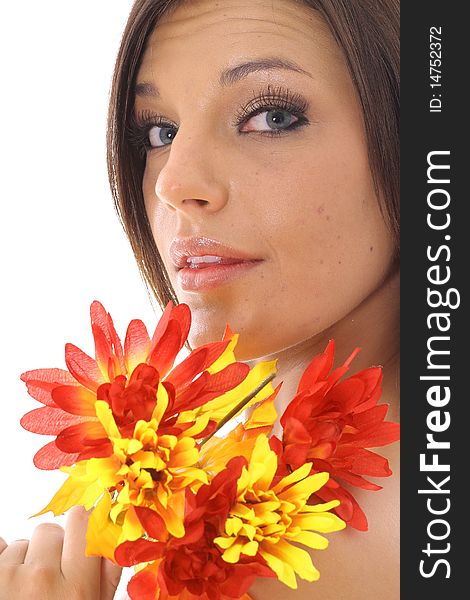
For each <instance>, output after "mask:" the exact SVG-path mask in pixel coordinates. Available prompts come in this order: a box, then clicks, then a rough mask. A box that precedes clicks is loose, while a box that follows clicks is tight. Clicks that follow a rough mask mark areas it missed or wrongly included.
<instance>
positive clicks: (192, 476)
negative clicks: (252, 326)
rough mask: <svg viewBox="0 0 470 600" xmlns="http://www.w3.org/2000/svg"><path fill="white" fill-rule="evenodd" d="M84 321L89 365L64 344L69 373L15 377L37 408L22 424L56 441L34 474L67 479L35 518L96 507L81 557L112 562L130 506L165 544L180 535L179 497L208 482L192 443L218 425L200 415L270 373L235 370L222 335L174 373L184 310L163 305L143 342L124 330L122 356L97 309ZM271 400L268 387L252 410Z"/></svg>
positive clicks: (136, 530) (142, 332)
mask: <svg viewBox="0 0 470 600" xmlns="http://www.w3.org/2000/svg"><path fill="white" fill-rule="evenodd" d="M91 322H92V331H93V336H94V339H95V349H96V350H95V359H92V358H91V357H90V356H88V355H86V354H85V353H84V352H82V351H81V350H80V349H79V348H77V347H76V346H73V345H72V344H67V345H66V349H65V360H66V364H67V367H68V371H63V370H60V369H39V370H35V371H29V372H27V373H24V374H23V375H22V376H21V378H22V379H23V381H25V383H26V385H27V386H28V391H29V393H30V394H31V395H32V396H33V397H34V398H36V399H37V400H39V401H40V402H42V403H43V404H45V405H46V406H45V407H43V408H39V409H36V410H34V411H31V412H30V413H28V414H26V415H25V416H24V417H23V418H22V420H21V424H22V425H23V427H24V428H25V429H28V430H29V431H33V432H35V433H41V434H46V435H56V439H55V440H54V441H52V442H50V443H49V444H47V445H46V446H44V447H43V448H41V450H39V452H38V453H37V454H36V455H35V458H34V462H35V464H36V466H38V467H39V468H43V469H54V468H61V470H63V471H65V472H67V473H69V478H68V479H67V481H66V482H65V483H64V485H63V486H62V488H61V489H60V490H59V491H58V492H57V494H56V495H55V496H54V498H53V499H52V501H51V502H50V503H49V504H48V506H47V507H46V508H45V509H44V510H43V511H41V512H40V513H38V514H42V513H44V512H47V511H48V510H52V511H53V512H54V514H56V515H57V514H61V513H63V512H65V511H66V510H68V509H69V508H70V507H71V506H73V505H76V504H83V505H84V506H85V507H86V508H92V507H94V506H95V505H96V508H95V512H94V514H95V513H96V514H95V517H93V515H92V518H90V525H89V529H88V547H87V552H88V553H96V554H102V555H104V556H111V557H112V555H113V552H114V548H115V546H116V545H117V543H119V541H122V540H123V539H137V538H139V537H140V536H141V535H142V533H143V530H142V527H141V524H140V521H139V519H138V518H137V515H136V513H135V507H139V506H148V507H152V508H154V509H155V510H157V511H158V512H159V514H161V516H162V518H163V520H164V522H165V526H166V527H167V528H168V530H169V531H170V533H171V534H172V535H173V536H176V537H178V536H179V537H181V536H182V535H183V534H184V528H183V517H184V494H185V491H184V490H185V488H186V487H187V486H189V487H190V488H193V489H194V490H196V489H197V487H198V486H200V485H202V484H204V483H207V482H208V479H207V475H206V473H205V472H204V471H203V470H202V469H200V468H199V467H198V466H197V465H196V463H197V461H198V457H199V444H198V441H199V440H201V439H202V438H203V437H204V436H207V435H208V434H210V433H211V431H213V430H214V429H215V427H216V426H217V422H216V421H215V420H214V419H212V418H211V417H212V414H211V412H210V411H209V410H204V408H203V407H204V406H205V405H207V404H208V403H210V404H211V405H212V407H213V408H214V409H217V408H219V406H218V401H220V405H222V406H227V404H228V405H229V406H230V407H231V408H232V407H233V406H232V405H233V402H234V401H235V400H237V401H240V399H242V398H243V397H244V396H246V395H247V394H248V392H249V391H251V390H252V389H253V387H256V384H259V382H260V381H262V380H265V379H266V374H272V373H273V370H274V362H271V363H263V364H261V366H259V367H258V369H257V370H256V371H254V370H252V371H250V369H249V367H248V365H245V364H243V363H239V362H236V361H235V357H234V354H233V348H234V346H235V344H236V340H237V337H238V336H234V335H233V334H232V333H231V331H230V329H229V328H228V327H227V329H226V332H225V335H224V339H223V340H222V341H221V342H215V343H212V344H206V345H204V346H201V347H199V348H197V349H196V350H194V351H193V352H191V354H190V355H189V356H188V357H187V358H186V359H185V360H183V361H182V362H181V363H180V364H179V365H177V366H176V367H174V362H175V359H176V356H177V354H178V353H179V351H180V350H181V348H182V347H183V345H184V343H185V341H186V339H187V335H188V332H189V328H190V324H191V314H190V311H189V307H188V306H187V305H185V304H180V305H178V306H176V307H173V305H172V304H171V303H169V304H168V305H167V307H166V309H165V311H164V313H163V315H162V317H161V319H160V321H159V323H158V325H157V328H156V330H155V333H154V334H153V337H152V338H151V339H150V337H149V335H148V333H147V330H146V328H145V326H144V324H143V323H142V322H141V321H138V320H134V321H132V322H131V323H130V325H129V327H128V329H127V333H126V338H125V342H124V348H122V346H121V342H120V340H119V338H118V336H117V334H116V331H115V328H114V325H113V322H112V319H111V316H110V315H109V314H107V313H106V311H105V310H104V308H103V306H102V305H101V304H100V303H99V302H96V301H95V302H93V304H92V305H91ZM173 367H174V368H173ZM271 391H272V388H271V386H270V384H268V385H267V386H266V389H263V390H261V391H260V393H259V394H258V396H257V397H256V398H255V399H254V401H258V400H260V399H262V398H265V397H266V396H267V395H269V394H270V393H271ZM228 392H230V393H231V400H227V398H226V397H225V394H226V393H228ZM195 410H197V411H198V416H197V419H196V418H195V415H194V411H195ZM72 465H73V466H72ZM97 515H100V516H101V517H103V518H102V519H101V520H100V519H98V518H97ZM103 519H104V520H103Z"/></svg>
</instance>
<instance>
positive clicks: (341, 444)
mask: <svg viewBox="0 0 470 600" xmlns="http://www.w3.org/2000/svg"><path fill="white" fill-rule="evenodd" d="M358 352H359V349H356V350H355V351H354V352H353V353H352V354H351V355H350V356H349V358H348V359H347V360H346V361H345V363H344V364H343V365H342V366H341V367H339V368H336V369H334V370H332V366H333V360H334V342H333V341H330V342H329V344H328V346H327V348H326V350H325V352H324V353H321V354H318V355H317V356H315V358H314V359H313V360H312V361H311V363H310V364H309V366H308V367H307V369H306V370H305V372H304V374H303V376H302V378H301V380H300V382H299V385H298V388H297V394H296V396H295V397H294V399H293V400H292V401H291V402H290V403H289V405H288V406H287V408H286V410H285V412H284V414H283V415H282V417H281V425H282V427H283V437H282V443H281V442H280V441H279V440H277V439H276V438H274V439H273V440H272V441H271V445H272V447H273V448H275V449H276V451H277V452H278V454H279V456H280V457H281V458H280V460H281V462H282V463H284V465H285V466H286V467H287V468H288V469H296V468H298V467H300V466H301V465H303V464H304V463H305V462H306V461H308V462H311V463H312V465H313V469H314V471H325V472H328V473H329V474H330V479H329V480H328V483H327V484H326V485H325V486H323V487H322V488H321V489H319V490H318V491H317V492H316V493H315V496H316V497H318V498H320V499H322V500H325V501H329V500H331V499H333V498H338V499H339V500H340V501H341V504H340V506H338V507H337V508H336V509H335V512H336V513H337V514H338V515H339V516H340V517H341V518H342V519H344V520H345V521H346V522H347V524H348V525H350V526H351V527H354V528H356V529H359V530H367V518H366V516H365V514H364V512H363V510H362V509H361V507H360V506H359V504H358V502H357V501H356V499H355V498H354V496H353V494H352V493H351V492H349V491H348V490H347V489H345V488H344V487H343V482H344V483H346V484H349V485H352V486H356V487H359V488H362V489H365V490H379V489H381V487H380V486H378V485H376V484H375V483H372V482H371V481H368V480H367V479H366V477H365V476H370V477H387V476H389V475H391V474H392V471H391V470H390V467H389V464H388V461H387V459H386V458H384V457H382V456H380V455H379V454H376V453H375V452H372V451H371V450H369V448H374V447H379V446H385V445H387V444H391V443H392V442H395V441H396V440H398V439H399V436H400V426H399V424H398V423H392V422H389V421H385V420H384V419H385V416H386V414H387V410H388V405H387V404H377V402H378V400H379V399H380V396H381V393H382V388H381V382H382V369H381V368H380V367H371V368H368V369H364V370H362V371H360V372H358V373H356V374H354V375H352V376H350V377H348V378H346V379H344V380H343V381H340V379H341V377H342V376H343V375H344V374H345V373H346V371H347V370H348V368H349V366H350V364H351V362H352V360H353V359H354V357H355V356H356V354H357V353H358ZM286 472H288V471H286Z"/></svg>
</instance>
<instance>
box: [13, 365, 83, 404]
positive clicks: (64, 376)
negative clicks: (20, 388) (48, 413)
mask: <svg viewBox="0 0 470 600" xmlns="http://www.w3.org/2000/svg"><path fill="white" fill-rule="evenodd" d="M21 380H22V381H24V382H25V383H26V387H27V389H28V394H29V395H30V396H32V397H33V398H34V399H35V400H38V401H39V402H41V403H42V404H46V405H47V406H57V405H56V403H55V402H54V400H53V399H52V396H51V391H52V390H53V389H54V388H56V387H57V386H60V385H79V384H78V383H77V381H76V380H75V379H74V378H73V377H72V375H71V374H70V373H69V372H68V371H64V370H63V369H34V370H32V371H26V372H25V373H22V374H21Z"/></svg>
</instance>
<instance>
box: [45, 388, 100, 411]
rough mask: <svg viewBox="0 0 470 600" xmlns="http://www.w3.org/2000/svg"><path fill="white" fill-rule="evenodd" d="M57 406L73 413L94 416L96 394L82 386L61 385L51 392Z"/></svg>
mask: <svg viewBox="0 0 470 600" xmlns="http://www.w3.org/2000/svg"><path fill="white" fill-rule="evenodd" d="M51 396H52V399H53V400H54V402H55V404H56V406H60V408H62V409H63V410H65V411H66V412H68V413H71V414H73V415H81V416H84V417H86V416H88V417H94V416H96V413H95V402H96V395H95V394H93V393H92V392H90V391H89V390H87V389H86V388H84V387H82V386H81V385H80V386H72V385H60V386H58V387H56V388H54V389H53V390H52V392H51Z"/></svg>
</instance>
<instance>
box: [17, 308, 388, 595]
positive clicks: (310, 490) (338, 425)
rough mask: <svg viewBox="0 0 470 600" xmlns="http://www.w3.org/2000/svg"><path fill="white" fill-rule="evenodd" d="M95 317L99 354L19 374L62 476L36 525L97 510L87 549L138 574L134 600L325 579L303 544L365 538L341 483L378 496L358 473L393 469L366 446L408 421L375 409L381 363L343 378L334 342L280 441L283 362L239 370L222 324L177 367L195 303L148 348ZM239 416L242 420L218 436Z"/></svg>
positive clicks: (168, 318) (30, 418)
mask: <svg viewBox="0 0 470 600" xmlns="http://www.w3.org/2000/svg"><path fill="white" fill-rule="evenodd" d="M90 313H91V326H92V332H93V337H94V342H95V358H92V357H90V356H89V355H87V354H85V353H84V352H83V351H82V350H80V349H79V348H77V347H76V346H74V345H73V344H66V346H65V363H66V366H67V370H63V369H36V370H32V371H27V372H26V373H23V374H22V375H21V379H22V380H23V381H24V382H25V383H26V386H27V389H28V392H29V394H30V395H31V396H32V397H33V398H35V399H36V400H38V401H39V402H41V403H42V404H43V405H44V406H42V407H41V408H37V409H35V410H32V411H31V412H28V413H27V414H26V415H24V417H23V418H22V420H21V424H22V426H23V427H24V428H25V429H27V430H28V431H32V432H34V433H38V434H43V435H53V436H55V439H54V440H53V441H51V442H49V443H48V444H46V445H45V446H43V447H42V448H41V449H40V450H39V451H38V452H37V453H36V455H35V456H34V464H35V465H36V466H37V467H38V468H40V469H60V470H61V471H63V472H64V473H67V474H68V478H67V479H66V481H65V482H64V484H63V485H62V487H61V488H60V489H59V490H58V491H57V493H56V494H55V495H54V497H53V498H52V500H51V501H50V503H49V504H48V505H47V506H46V507H45V508H44V509H43V510H41V511H40V512H39V513H37V514H38V515H39V514H43V513H45V512H48V511H52V512H53V513H54V514H55V515H59V514H62V513H64V512H65V511H67V510H68V509H70V508H71V507H72V506H74V505H83V506H84V507H85V508H86V509H87V510H90V511H91V512H90V517H89V522H88V530H87V549H86V552H87V554H88V555H97V556H103V557H107V558H109V559H111V560H113V561H114V562H116V563H118V564H120V565H122V566H135V571H136V572H135V575H134V576H133V577H132V579H131V580H130V582H129V585H128V593H129V596H130V597H131V598H132V599H133V600H167V599H172V598H180V599H185V600H193V599H194V598H206V599H209V600H224V599H228V598H243V597H245V598H248V596H247V592H248V590H249V588H250V586H251V585H252V583H253V582H254V580H255V579H256V578H257V577H277V578H278V579H279V580H280V581H281V582H283V583H284V584H285V585H287V586H289V587H291V588H296V587H297V576H298V577H300V578H302V579H305V580H307V581H315V580H317V579H318V578H319V575H320V574H319V572H318V570H317V569H316V568H315V566H314V565H313V563H312V558H311V552H308V551H307V550H305V549H303V548H301V547H299V546H304V547H307V548H309V549H313V550H322V549H325V548H326V547H327V545H328V540H327V538H325V537H324V535H322V534H324V533H331V532H336V531H339V530H341V529H343V528H344V527H346V526H350V527H354V528H356V529H359V530H366V529H367V519H366V516H365V514H364V512H363V511H362V509H361V507H360V506H359V504H358V502H357V501H356V499H355V498H354V495H353V494H352V493H351V492H350V491H349V490H347V489H346V488H345V487H344V484H346V485H349V486H356V487H360V488H363V489H367V490H377V489H380V486H377V485H376V484H374V483H372V482H370V481H368V480H367V479H366V478H365V476H373V477H386V476H389V475H391V471H390V469H389V466H388V462H387V460H386V459H385V458H383V457H381V456H380V455H378V454H376V453H374V452H372V451H371V450H369V449H368V448H371V447H378V446H383V445H386V444H390V443H392V442H394V441H396V440H397V439H398V437H399V426H398V424H396V423H392V422H389V421H385V416H386V413H387V409H388V406H387V405H385V404H380V405H379V404H378V400H379V399H380V395H381V380H382V372H381V368H379V367H371V368H369V369H365V370H363V371H361V372H359V373H356V374H354V375H353V376H350V377H349V378H345V379H343V375H344V374H345V373H346V371H347V370H348V368H349V366H350V363H351V361H352V360H353V358H354V357H355V355H356V354H357V352H358V351H359V349H356V350H355V351H354V352H353V353H352V354H351V355H350V357H349V358H348V359H347V360H346V362H345V363H344V364H343V365H342V366H340V367H338V368H336V369H333V360H334V342H333V341H330V342H329V344H328V346H327V347H326V350H325V351H324V352H323V353H321V354H319V355H317V356H315V357H314V358H313V359H312V361H311V363H310V364H309V365H308V367H307V369H306V370H305V372H304V374H303V375H302V377H301V379H300V381H299V384H298V388H297V393H296V395H295V397H294V398H293V399H292V401H291V402H290V403H289V404H288V406H287V408H286V410H285V411H284V414H283V415H282V416H281V418H280V424H281V425H282V435H281V436H279V437H278V436H275V435H273V434H272V430H273V426H274V424H275V422H276V420H277V419H278V415H277V412H276V409H275V405H274V400H275V398H276V395H277V394H278V392H279V389H280V388H281V385H282V383H281V384H279V385H278V386H277V387H276V388H275V389H274V388H273V386H272V384H271V381H272V380H273V379H274V377H275V374H276V362H275V361H271V362H259V363H258V364H256V366H254V367H253V368H251V369H250V367H249V366H248V365H247V364H244V363H243V362H239V361H237V360H236V358H235V354H234V350H235V347H236V344H237V340H238V335H237V334H234V333H233V332H232V331H231V329H230V327H229V326H227V327H226V330H225V333H224V336H223V339H222V340H221V341H218V342H213V343H209V344H205V345H203V346H200V347H198V348H196V349H194V350H193V351H192V352H190V353H189V355H188V356H186V358H184V359H183V360H182V361H180V362H179V363H178V364H176V366H175V361H176V359H177V356H178V355H179V353H180V351H181V350H182V348H183V346H184V344H185V342H186V340H187V337H188V333H189V329H190V325H191V313H190V310H189V307H188V306H187V305H185V304H179V305H177V306H173V304H172V303H171V302H170V303H169V304H168V305H167V306H166V309H165V311H164V312H163V315H162V317H161V319H160V321H159V322H158V325H157V327H156V329H155V331H154V333H153V336H152V337H150V336H149V334H148V332H147V329H146V327H145V325H144V324H143V323H142V321H140V320H133V321H131V323H130V324H129V326H128V328H127V332H126V335H125V339H124V345H122V344H121V341H120V339H119V337H118V335H117V333H116V330H115V328H114V325H113V321H112V319H111V316H110V315H109V314H108V313H107V312H106V310H105V309H104V308H103V306H102V305H101V304H100V303H99V302H97V301H95V302H93V303H92V305H91V310H90ZM247 409H249V410H247ZM242 411H246V413H244V414H247V413H248V417H247V418H246V420H245V421H244V422H242V423H239V424H238V425H237V427H235V428H234V429H232V430H231V431H230V432H229V433H228V435H226V436H225V437H221V436H220V435H219V436H218V435H217V433H218V432H219V430H220V429H221V428H222V427H223V426H224V425H225V424H226V423H227V422H228V421H229V420H230V419H232V418H233V417H235V416H237V415H239V414H240V413H241V412H242ZM35 516H36V515H35Z"/></svg>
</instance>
